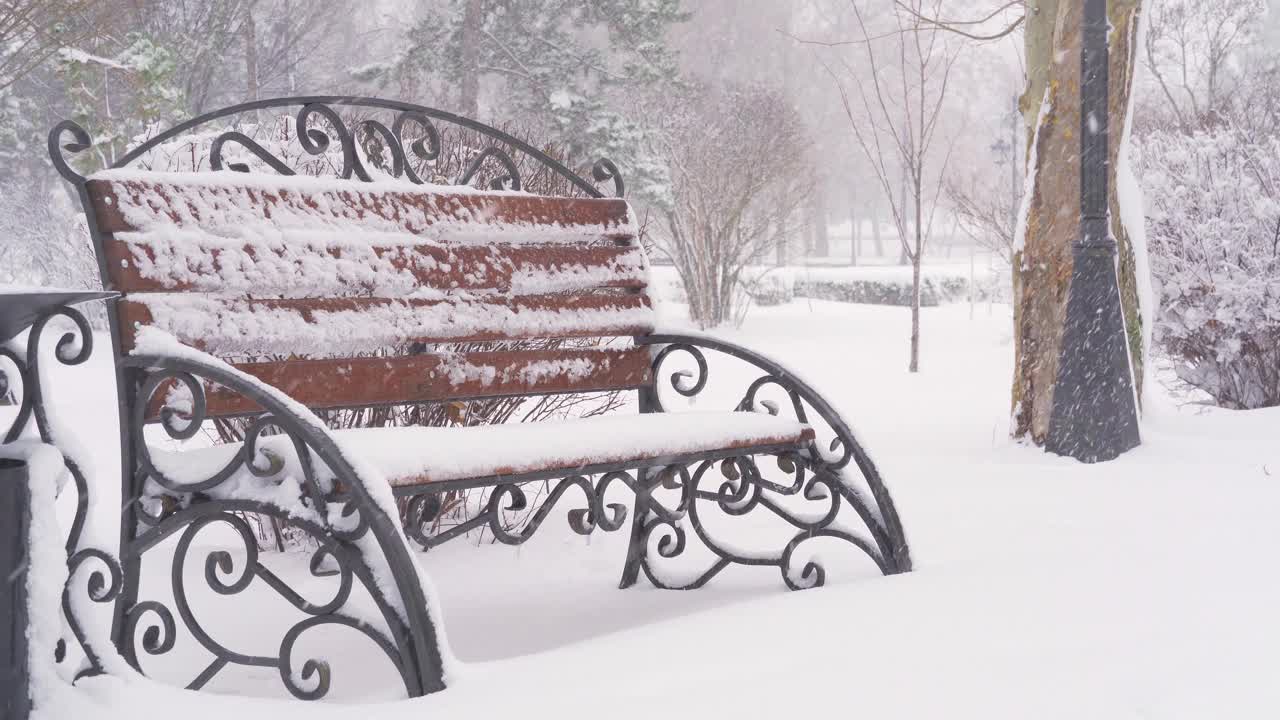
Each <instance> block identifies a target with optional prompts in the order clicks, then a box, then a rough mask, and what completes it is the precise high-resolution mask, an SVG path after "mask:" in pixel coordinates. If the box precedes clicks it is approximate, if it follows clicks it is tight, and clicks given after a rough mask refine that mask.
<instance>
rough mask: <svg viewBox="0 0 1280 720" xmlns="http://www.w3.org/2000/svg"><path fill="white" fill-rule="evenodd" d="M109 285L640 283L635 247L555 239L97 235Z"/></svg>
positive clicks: (329, 289) (254, 288)
mask: <svg viewBox="0 0 1280 720" xmlns="http://www.w3.org/2000/svg"><path fill="white" fill-rule="evenodd" d="M103 249H104V251H105V255H106V261H107V262H106V265H107V274H108V277H109V280H110V283H111V289H113V290H116V291H119V292H124V293H133V292H164V291H170V292H188V291H200V292H232V293H244V294H254V295H257V296H264V295H273V294H274V295H287V296H293V297H326V296H333V295H372V296H379V295H380V296H383V297H403V296H405V295H409V294H412V293H413V292H415V291H417V290H419V289H420V288H434V289H438V290H442V291H443V290H449V291H455V290H462V291H496V292H504V293H511V294H527V293H529V292H531V291H532V292H542V293H545V292H563V291H581V290H589V289H593V288H631V289H642V288H644V287H645V283H646V279H647V272H646V268H645V261H644V255H643V251H642V250H641V249H640V248H638V247H627V246H609V245H584V244H576V245H572V244H555V245H544V244H537V245H489V246H446V245H436V244H416V245H394V244H373V245H367V246H356V247H353V246H351V245H346V246H342V245H331V244H326V243H323V242H300V243H278V244H273V245H271V246H261V245H257V246H255V245H239V244H235V243H234V242H232V243H225V244H218V245H212V246H211V245H208V244H204V245H202V244H200V243H199V242H198V239H194V238H193V239H192V242H177V243H175V242H173V241H171V240H166V241H159V242H149V241H148V239H147V238H146V237H145V236H135V237H128V238H127V239H121V238H108V239H107V240H106V242H105V244H104V248H103Z"/></svg>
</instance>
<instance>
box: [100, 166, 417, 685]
mask: <svg viewBox="0 0 1280 720" xmlns="http://www.w3.org/2000/svg"><path fill="white" fill-rule="evenodd" d="M317 142H319V141H317ZM123 364H124V365H125V367H126V368H127V369H128V374H127V377H128V378H130V381H131V382H132V383H134V385H135V387H136V393H131V397H133V398H135V400H134V401H133V405H132V407H131V413H130V415H129V420H130V422H131V424H132V427H131V428H129V432H128V433H127V435H126V436H127V437H131V438H133V439H134V446H133V448H132V449H131V451H132V454H133V457H134V458H135V461H136V466H137V471H136V473H137V474H136V477H135V479H134V483H133V484H134V492H135V497H134V498H133V502H132V507H133V510H134V517H135V518H136V519H137V521H138V523H139V529H138V532H137V533H136V534H134V536H133V537H134V539H133V540H132V541H131V542H130V543H129V544H128V545H126V546H125V548H124V549H123V553H122V554H123V557H124V558H125V560H126V565H125V567H126V568H132V569H133V572H134V573H136V572H137V568H138V567H139V566H140V564H141V561H142V559H143V557H144V556H145V555H146V554H147V553H148V552H149V551H151V550H153V549H154V548H156V547H157V546H158V545H159V544H160V543H162V542H164V541H165V540H166V539H168V538H171V537H175V536H176V537H177V545H176V550H175V552H174V555H173V560H172V567H171V572H170V586H171V588H170V589H171V591H172V596H173V603H172V605H166V604H164V603H161V602H158V601H155V600H147V599H140V598H138V597H137V579H138V578H137V577H136V575H135V576H132V577H127V578H126V583H127V584H129V583H132V584H131V585H129V588H130V590H131V592H130V593H125V595H124V596H123V597H122V600H121V602H122V603H123V605H124V607H123V610H122V613H121V617H122V618H123V621H122V623H121V625H120V629H119V630H118V635H117V645H118V646H119V647H120V649H121V651H122V653H123V654H124V656H125V659H126V660H128V661H129V662H130V663H132V664H133V665H134V666H135V667H136V668H138V669H139V670H142V669H143V665H144V663H143V662H142V660H143V658H141V657H139V650H141V654H142V655H143V656H159V655H164V654H165V653H167V652H169V651H170V650H172V648H173V647H174V644H175V643H174V639H173V637H174V634H175V633H176V632H185V633H186V634H188V635H190V636H191V637H193V638H194V639H195V640H196V642H197V643H198V644H199V645H200V647H202V648H203V649H204V650H205V651H206V652H207V653H208V654H209V655H210V657H211V659H210V661H209V663H208V664H207V665H206V666H205V667H204V668H203V670H201V671H200V672H199V673H198V674H197V675H196V676H195V677H194V678H193V679H192V680H191V681H190V682H189V683H188V685H187V686H188V687H189V688H191V689H199V688H201V687H204V686H205V685H206V684H207V683H209V682H210V681H211V680H212V679H214V678H215V677H217V676H218V675H219V674H220V673H221V672H222V671H223V670H224V669H226V668H227V667H230V666H249V667H271V668H276V669H277V670H278V671H279V673H280V678H281V682H282V683H283V685H284V686H285V688H286V689H287V690H288V691H289V692H290V693H291V694H292V695H294V696H295V697H297V698H300V699H305V700H313V699H318V698H321V697H324V696H326V695H327V694H328V693H329V691H330V688H331V685H332V680H333V671H332V667H331V665H330V664H329V662H327V661H326V660H324V659H321V658H310V657H309V658H305V659H301V660H299V659H297V658H296V657H295V648H296V644H297V641H298V640H299V638H300V637H302V636H303V635H304V634H305V633H307V632H309V631H311V630H312V629H314V628H318V627H321V626H342V627H345V628H348V629H351V630H354V631H356V632H358V633H360V634H362V635H364V636H365V637H366V638H368V639H369V640H370V641H371V642H372V643H373V644H374V645H375V646H376V647H378V648H379V649H380V650H382V652H383V654H384V655H385V656H386V657H387V658H388V659H389V661H390V662H391V663H392V664H393V665H394V666H395V667H396V669H397V670H398V672H399V674H400V676H401V679H402V680H403V682H404V687H405V690H406V692H407V693H408V694H409V695H410V696H417V695H422V694H425V693H427V692H432V691H434V690H437V689H440V687H441V685H440V683H441V676H440V657H439V648H438V647H436V645H435V631H434V626H433V625H432V624H431V618H430V616H429V609H428V608H427V607H426V600H425V598H424V597H422V596H421V593H422V587H421V584H420V580H419V578H418V573H417V569H416V566H415V565H414V564H413V560H412V558H411V557H410V556H409V555H408V548H407V547H406V546H405V543H404V541H403V540H402V539H401V538H400V536H399V534H398V531H397V529H396V526H395V524H394V522H393V521H392V520H391V519H390V518H389V517H388V516H387V514H386V513H385V512H383V511H382V510H381V509H380V508H379V507H378V506H377V505H376V504H375V503H374V502H373V501H372V499H371V497H370V496H369V495H368V494H367V492H366V491H365V490H364V489H363V488H364V485H363V481H362V479H361V478H360V477H359V476H358V475H356V473H355V471H354V470H353V469H352V468H351V466H350V465H349V464H348V463H347V462H346V460H345V458H344V456H343V455H342V453H341V451H340V450H339V449H338V448H337V446H336V445H334V444H333V442H332V440H331V439H329V437H328V435H327V434H325V433H324V432H323V431H322V430H320V429H318V428H317V427H316V426H314V425H313V424H311V423H309V422H308V421H306V420H305V419H303V418H300V417H298V416H296V415H294V414H293V412H292V411H291V410H290V408H289V407H288V406H287V405H286V404H283V403H282V402H280V401H279V399H278V398H277V397H276V396H275V394H274V391H271V390H270V389H269V388H264V387H261V386H258V385H256V384H255V383H253V382H252V381H250V380H248V379H246V378H243V377H240V376H238V375H236V374H235V373H234V371H231V370H229V369H227V368H224V367H220V366H217V365H214V364H208V365H205V364H201V363H199V362H195V361H192V360H187V359H177V358H169V357H136V356H135V357H130V358H127V359H125V360H124V361H123ZM210 384H217V385H219V386H221V387H222V388H224V389H227V390H229V391H232V392H239V393H242V394H244V395H245V396H246V397H247V398H249V399H251V400H252V401H253V402H254V403H256V404H257V405H258V406H259V407H262V408H264V412H263V413H262V414H261V415H259V416H258V417H256V418H254V419H253V421H252V422H251V423H250V424H249V426H248V427H247V429H246V431H245V436H244V441H243V442H242V443H241V444H240V445H239V446H238V447H237V448H236V449H235V451H234V452H232V453H230V454H229V456H228V459H226V460H225V461H224V462H222V463H221V464H220V465H219V466H218V467H214V468H209V469H208V470H207V471H206V472H205V473H204V474H203V476H200V477H194V476H188V477H183V476H181V475H178V476H175V475H173V474H172V473H170V472H166V470H165V468H164V463H162V462H157V460H156V458H155V457H153V450H152V448H151V447H149V446H148V444H147V443H146V442H145V441H144V440H143V438H144V433H143V431H142V428H143V426H144V425H145V424H147V422H148V420H149V419H150V418H152V417H157V418H158V419H159V425H160V427H161V428H162V429H163V430H164V432H165V433H166V434H167V435H168V436H169V437H170V438H172V439H174V440H178V441H181V440H185V439H188V438H190V437H192V436H193V434H194V433H195V432H196V430H197V429H198V428H200V427H201V426H202V425H203V423H204V421H205V420H206V415H205V413H206V409H207V402H206V397H205V388H206V386H207V385H210ZM291 498H292V500H291ZM249 515H254V516H259V517H262V518H267V519H269V520H271V521H273V522H276V523H279V524H280V526H282V527H287V528H290V530H291V532H294V533H295V534H298V536H299V537H300V539H301V541H302V542H301V544H302V545H304V546H306V547H310V548H312V549H311V550H310V559H309V562H308V563H307V568H308V572H309V575H310V576H311V577H312V578H329V579H330V582H331V583H333V585H332V595H331V596H328V597H326V598H323V599H314V598H308V597H306V596H305V595H304V594H303V593H301V592H299V591H298V590H296V589H295V588H294V587H293V586H292V585H291V584H290V583H289V582H288V581H287V580H286V579H285V578H284V577H282V576H281V575H279V574H277V573H276V572H274V571H272V570H271V568H270V567H268V565H267V564H266V563H265V562H264V560H263V558H262V557H260V554H259V550H258V544H257V540H256V538H255V537H254V534H253V530H252V528H251V527H250V525H249V523H248V521H247V520H246V519H245V517H246V516H249ZM211 526H219V527H222V528H224V529H225V530H230V531H231V535H232V537H234V538H236V539H237V542H236V543H235V548H236V550H235V552H234V553H233V552H232V551H231V550H229V549H227V548H218V549H214V550H205V551H204V552H205V555H204V558H203V575H202V577H203V582H204V585H205V586H206V587H207V588H208V589H209V590H211V591H212V592H213V593H214V594H215V595H218V596H222V597H226V598H235V597H237V596H240V595H241V594H242V593H245V592H246V591H247V590H248V589H249V588H250V587H251V586H254V585H261V586H264V587H265V588H268V589H270V591H272V592H274V593H275V595H277V596H278V597H280V598H281V599H283V600H284V601H285V602H286V603H288V605H290V606H291V607H292V608H293V609H294V610H295V611H297V612H298V613H299V615H300V618H299V619H297V620H296V621H293V622H291V624H288V625H287V626H286V627H284V628H283V629H282V631H281V632H282V635H281V640H280V645H279V649H278V651H277V652H276V653H275V654H273V655H262V654H252V653H247V652H243V651H240V650H237V649H235V648H234V647H232V646H231V645H230V644H228V643H226V642H224V641H222V640H219V639H218V638H217V637H215V634H214V633H213V632H212V631H210V630H209V629H208V628H207V627H206V625H205V624H204V623H202V621H201V617H200V615H199V613H198V612H197V610H196V608H195V606H194V605H193V604H192V603H191V602H190V599H189V598H190V590H189V588H188V584H189V583H190V582H191V580H192V579H191V578H190V577H188V575H189V573H188V572H187V570H188V568H189V566H190V565H191V564H192V561H193V559H194V555H195V554H196V552H197V551H196V549H195V547H194V545H193V543H194V541H195V539H196V537H197V536H198V535H200V534H201V533H202V532H204V531H205V530H206V529H207V528H210V527H211ZM357 585H358V586H360V587H361V588H363V590H364V591H366V593H367V594H368V596H369V597H371V598H372V599H373V601H374V605H375V606H376V608H377V611H378V612H377V619H378V621H379V622H378V624H374V623H372V622H371V621H370V619H369V618H367V617H363V616H362V615H361V613H359V612H358V611H356V610H354V609H353V608H354V606H353V605H352V604H351V603H350V600H351V596H352V590H353V588H354V587H356V586H357ZM396 593H399V596H397V595H396Z"/></svg>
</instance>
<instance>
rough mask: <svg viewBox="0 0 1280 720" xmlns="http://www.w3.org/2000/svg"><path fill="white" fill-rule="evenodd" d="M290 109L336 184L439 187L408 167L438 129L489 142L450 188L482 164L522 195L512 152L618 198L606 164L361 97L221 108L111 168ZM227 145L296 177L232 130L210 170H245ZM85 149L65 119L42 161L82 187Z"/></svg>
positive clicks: (437, 149)
mask: <svg viewBox="0 0 1280 720" xmlns="http://www.w3.org/2000/svg"><path fill="white" fill-rule="evenodd" d="M290 107H298V108H299V110H298V111H297V114H296V116H295V119H294V125H295V129H296V137H297V142H298V145H299V146H301V148H302V150H303V151H304V152H305V153H307V154H308V155H310V156H313V157H318V156H326V155H327V154H328V153H330V151H331V150H332V149H333V148H334V147H335V146H336V148H337V149H338V151H339V157H338V158H337V159H336V161H335V170H336V174H337V175H338V177H340V178H351V177H355V178H357V179H359V180H362V181H365V182H369V181H372V180H373V179H375V177H376V174H375V173H373V172H371V168H370V165H372V166H374V167H376V168H377V169H378V170H379V171H380V172H381V173H384V174H386V175H389V176H391V177H396V178H404V179H406V180H408V181H410V182H412V183H415V184H423V183H425V182H436V183H438V182H441V181H442V179H441V178H440V177H439V176H431V177H424V176H423V174H422V173H421V172H420V171H419V170H418V169H417V168H416V167H415V165H426V166H428V167H429V166H431V165H432V164H434V163H436V162H437V161H439V160H440V159H441V158H442V156H443V152H444V148H443V146H442V144H443V143H442V138H443V137H444V135H443V134H442V132H441V130H440V127H439V125H440V124H444V125H447V126H452V127H454V128H459V129H463V130H467V131H470V132H474V133H477V134H479V135H480V136H481V137H484V138H486V139H487V140H488V141H490V142H491V143H492V144H490V145H488V146H486V147H481V148H477V149H470V148H464V149H463V152H464V157H466V158H467V163H466V166H465V169H464V170H463V171H462V173H461V174H460V175H459V176H458V177H457V178H456V179H454V180H453V181H452V184H457V185H467V184H470V183H471V182H473V181H474V180H475V179H476V178H477V177H478V176H479V175H480V171H481V169H482V168H483V167H484V166H485V165H487V164H489V163H494V164H496V165H497V166H498V167H500V168H501V169H502V173H501V174H498V175H494V174H492V172H487V173H485V176H486V177H488V178H490V179H489V188H490V189H495V190H516V191H518V190H521V189H522V188H523V187H524V185H525V183H524V180H523V178H522V177H521V173H520V164H519V163H517V162H516V160H515V158H514V157H513V155H512V153H513V152H514V153H519V154H520V155H522V156H525V157H528V158H529V159H531V160H532V161H533V162H534V163H536V164H537V165H539V166H541V167H543V168H545V169H547V170H549V171H550V172H551V173H552V174H553V175H555V176H556V177H559V178H561V179H563V180H566V181H568V183H569V184H570V185H572V186H573V187H574V188H576V189H577V190H578V191H580V192H582V193H584V194H585V195H587V196H588V197H596V198H598V197H604V196H605V195H604V193H603V192H601V191H600V189H599V188H598V187H597V185H598V184H612V186H613V187H612V189H613V196H614V197H622V196H623V194H624V192H625V190H626V184H625V183H624V182H623V178H622V173H621V171H620V170H619V169H618V166H617V165H616V164H615V163H613V162H612V161H611V160H609V159H607V158H601V159H599V160H596V161H595V162H594V163H593V164H592V165H591V166H590V173H589V174H590V178H591V179H590V180H588V179H586V178H584V177H583V176H582V175H580V174H578V173H576V172H574V171H573V170H570V169H569V168H568V167H566V166H565V165H564V164H563V163H562V162H560V161H559V160H556V159H555V158H553V157H551V156H549V155H547V154H546V153H544V152H542V151H540V150H538V149H537V148H535V147H533V146H532V145H530V144H528V143H526V142H524V141H522V140H520V139H518V138H516V137H514V136H512V135H510V134H508V133H506V132H503V131H501V130H498V129H497V128H494V127H490V126H488V125H484V124H481V123H479V122H476V121H475V120H471V119H469V118H464V117H462V116H459V115H455V114H453V113H450V112H446V111H443V110H437V109H435V108H429V107H425V106H421V105H413V104H411V103H403V102H398V101H393V100H384V99H381V98H368V97H344V96H314V97H291V98H277V99H270V100H260V101H256V102H250V103H243V104H240V105H235V106H232V107H228V108H223V109H221V110H217V111H214V112H211V113H207V114H204V115H201V116H199V117H195V118H192V119H190V120H187V121H186V122H183V123H181V124H179V125H176V126H174V127H173V128H171V129H169V130H167V131H165V132H162V133H160V134H158V135H156V136H155V137H152V138H151V139H149V140H147V141H146V142H144V143H142V144H140V145H138V146H137V147H135V148H133V149H132V150H131V151H130V152H129V153H127V154H126V155H124V156H123V157H121V158H120V159H119V160H118V161H116V162H115V163H114V164H113V165H112V166H111V167H112V168H124V167H129V166H130V165H131V164H133V163H135V162H137V161H138V160H139V159H141V158H143V157H144V156H146V155H147V153H149V152H151V151H153V150H155V149H156V148H157V147H158V146H160V145H162V144H164V143H166V142H168V141H171V140H174V139H175V138H179V137H181V136H182V135H183V134H186V133H189V132H191V131H192V130H194V129H196V128H198V127H200V126H204V125H209V124H211V123H215V122H217V121H219V120H224V119H228V118H234V117H236V116H238V115H242V114H246V113H253V112H257V111H260V110H270V109H276V108H290ZM340 108H352V109H355V110H358V111H360V112H363V113H367V112H380V111H381V112H386V111H389V112H392V113H394V114H395V115H394V118H393V119H392V121H391V123H390V125H388V124H386V123H384V122H382V121H381V120H378V119H375V118H361V119H356V120H354V122H353V124H352V125H351V127H349V126H348V122H347V121H344V119H343V118H342V116H341V114H340V113H339V109H340ZM67 135H70V136H71V139H72V141H71V142H65V136H67ZM362 137H363V138H364V139H369V140H371V143H370V147H376V148H377V152H376V153H366V155H365V157H362V156H361V153H360V152H359V151H358V149H359V148H360V147H362V145H361V139H362ZM230 146H236V147H239V148H240V149H241V150H243V151H245V152H248V153H249V154H251V155H252V156H254V157H255V158H257V159H258V160H259V161H261V162H262V163H263V164H264V165H266V166H267V167H270V168H271V169H272V170H274V171H275V172H278V173H280V174H282V175H294V174H296V172H297V171H296V170H295V169H294V168H292V167H290V166H289V164H288V163H287V162H285V160H284V159H282V158H280V157H277V156H276V155H274V154H272V152H271V151H270V150H268V149H267V148H265V147H263V146H262V145H261V144H260V143H258V142H257V141H256V140H254V139H253V138H251V137H250V136H249V135H247V134H245V133H244V132H241V131H240V130H237V129H227V130H224V131H223V132H221V133H220V134H219V135H218V136H217V137H216V138H214V140H213V142H212V145H211V146H210V150H209V166H210V167H211V168H212V169H213V170H222V169H229V170H237V171H248V170H249V167H248V165H246V164H245V163H240V162H228V161H227V151H228V149H229V148H230ZM91 147H92V142H91V140H90V137H89V134H88V132H86V131H85V129H84V128H82V127H81V126H80V125H78V124H76V123H75V122H73V121H70V120H64V121H63V122H60V123H58V125H56V126H55V127H54V128H53V130H52V131H51V132H50V134H49V155H50V158H51V159H52V161H53V164H54V167H55V168H56V169H57V170H58V172H59V173H60V174H61V175H62V176H63V177H64V178H66V179H67V180H69V181H71V182H72V183H75V184H77V185H81V184H83V183H84V181H85V178H84V177H83V176H82V175H80V173H78V172H77V171H76V170H75V169H74V168H73V167H72V164H71V162H70V161H69V160H70V158H71V157H73V156H75V155H77V154H80V153H83V152H84V151H86V150H89V149H90V148H91ZM383 151H385V152H386V153H387V154H388V155H389V157H390V161H389V162H387V161H386V160H385V159H384V158H383V157H381V153H382V152H383ZM444 182H449V181H444Z"/></svg>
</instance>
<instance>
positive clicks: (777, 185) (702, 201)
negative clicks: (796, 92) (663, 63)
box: [644, 86, 813, 328]
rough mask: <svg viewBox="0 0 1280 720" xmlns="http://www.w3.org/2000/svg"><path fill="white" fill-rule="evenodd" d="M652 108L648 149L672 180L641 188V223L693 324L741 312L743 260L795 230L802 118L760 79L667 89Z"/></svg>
mask: <svg viewBox="0 0 1280 720" xmlns="http://www.w3.org/2000/svg"><path fill="white" fill-rule="evenodd" d="M655 102H656V101H655ZM658 110H659V112H657V113H655V115H656V116H658V117H660V118H661V119H662V125H661V126H660V127H659V128H658V129H655V130H654V131H653V133H652V136H653V141H652V145H651V147H650V148H648V150H647V151H646V152H647V154H649V155H652V156H653V157H655V158H657V159H658V161H660V162H662V163H664V164H665V165H666V167H667V168H669V172H670V175H671V187H670V192H664V193H655V194H650V195H649V196H648V197H646V198H644V199H645V200H646V201H647V202H646V203H645V206H647V207H649V208H650V209H651V210H652V211H653V212H654V213H655V214H656V215H657V216H658V218H659V220H658V221H657V222H654V223H652V224H651V225H650V227H649V232H650V234H651V236H652V237H653V238H654V239H655V241H656V243H657V245H658V248H659V250H660V251H662V252H664V253H665V254H666V255H667V256H668V257H670V258H671V260H672V261H673V262H674V263H675V266H676V270H677V272H679V274H680V282H681V286H682V287H683V289H684V291H685V295H686V297H687V298H688V301H689V314H690V317H691V319H692V320H693V321H694V322H695V323H696V324H697V325H698V326H699V327H702V328H708V327H714V326H716V325H721V324H724V323H734V322H740V321H741V319H742V312H743V311H745V308H746V304H745V300H746V296H747V294H748V293H749V292H750V291H751V290H752V288H751V287H750V286H751V285H752V284H753V281H754V280H755V278H752V277H749V276H748V273H749V269H750V266H752V265H756V264H761V263H763V262H764V261H765V260H767V259H768V257H769V256H770V255H771V254H772V253H773V252H774V251H775V250H776V248H777V246H778V243H779V242H780V241H782V240H783V239H785V238H787V237H789V236H791V235H793V234H794V233H795V232H796V231H797V230H798V226H799V221H800V215H801V210H802V209H803V208H804V206H805V204H806V203H807V202H808V200H809V198H810V196H811V195H812V193H813V172H812V167H813V164H812V161H811V158H810V156H809V152H808V149H809V145H810V140H809V138H808V135H807V134H806V127H805V123H804V120H803V118H802V117H801V116H800V113H799V112H797V111H796V109H795V108H794V107H793V106H792V105H791V104H790V102H788V100H787V98H786V97H785V95H784V94H783V93H782V92H780V91H777V90H772V89H769V88H764V87H759V86H756V87H746V88H741V87H727V88H720V89H717V88H706V89H702V90H699V91H697V92H692V93H689V94H687V95H672V96H669V97H668V99H667V102H666V104H664V105H660V106H658Z"/></svg>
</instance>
